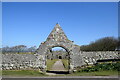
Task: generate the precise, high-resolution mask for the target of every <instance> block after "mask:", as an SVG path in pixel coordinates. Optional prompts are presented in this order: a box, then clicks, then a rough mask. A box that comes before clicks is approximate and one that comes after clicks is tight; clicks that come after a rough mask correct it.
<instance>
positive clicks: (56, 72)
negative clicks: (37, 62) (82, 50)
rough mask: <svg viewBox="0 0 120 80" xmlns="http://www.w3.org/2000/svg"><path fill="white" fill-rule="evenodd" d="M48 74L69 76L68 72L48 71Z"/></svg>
mask: <svg viewBox="0 0 120 80" xmlns="http://www.w3.org/2000/svg"><path fill="white" fill-rule="evenodd" d="M47 72H48V73H55V74H69V72H68V71H47Z"/></svg>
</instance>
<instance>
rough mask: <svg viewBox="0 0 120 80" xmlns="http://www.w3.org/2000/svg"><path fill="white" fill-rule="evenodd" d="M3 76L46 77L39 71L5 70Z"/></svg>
mask: <svg viewBox="0 0 120 80" xmlns="http://www.w3.org/2000/svg"><path fill="white" fill-rule="evenodd" d="M2 75H3V76H46V75H45V74H43V73H41V72H39V71H38V70H3V71H2Z"/></svg>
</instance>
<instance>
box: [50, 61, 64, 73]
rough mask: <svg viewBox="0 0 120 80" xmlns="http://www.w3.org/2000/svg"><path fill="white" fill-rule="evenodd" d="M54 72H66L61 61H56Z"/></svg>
mask: <svg viewBox="0 0 120 80" xmlns="http://www.w3.org/2000/svg"><path fill="white" fill-rule="evenodd" d="M52 71H65V68H64V65H63V63H62V61H61V59H59V60H58V61H56V62H55V63H54V65H53V67H52Z"/></svg>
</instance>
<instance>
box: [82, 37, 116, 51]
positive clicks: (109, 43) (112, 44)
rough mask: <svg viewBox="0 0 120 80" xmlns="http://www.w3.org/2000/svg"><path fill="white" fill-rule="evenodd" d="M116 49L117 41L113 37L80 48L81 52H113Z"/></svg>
mask: <svg viewBox="0 0 120 80" xmlns="http://www.w3.org/2000/svg"><path fill="white" fill-rule="evenodd" d="M117 47H118V39H116V38H114V37H104V38H101V39H98V40H96V41H95V42H92V43H90V44H89V45H83V46H81V50H82V51H114V50H115V49H116V48H117Z"/></svg>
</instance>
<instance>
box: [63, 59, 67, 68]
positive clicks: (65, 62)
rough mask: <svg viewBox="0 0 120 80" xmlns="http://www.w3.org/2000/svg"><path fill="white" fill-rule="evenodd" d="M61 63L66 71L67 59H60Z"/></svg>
mask: <svg viewBox="0 0 120 80" xmlns="http://www.w3.org/2000/svg"><path fill="white" fill-rule="evenodd" d="M62 63H63V65H64V67H65V69H66V70H68V59H62Z"/></svg>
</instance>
